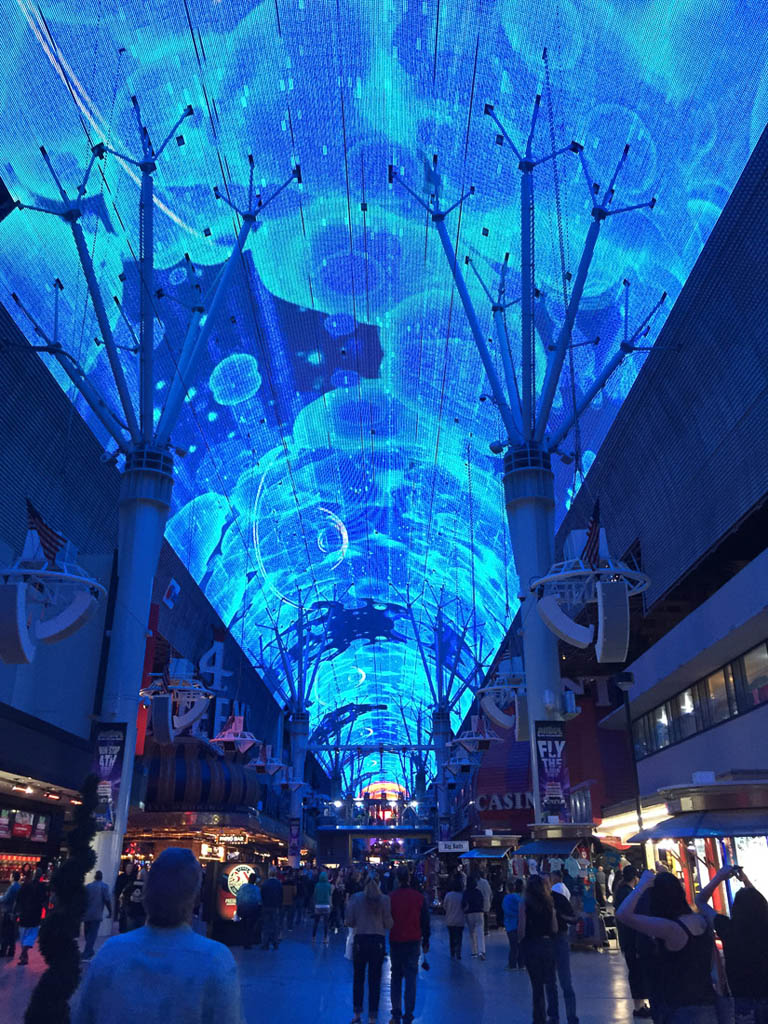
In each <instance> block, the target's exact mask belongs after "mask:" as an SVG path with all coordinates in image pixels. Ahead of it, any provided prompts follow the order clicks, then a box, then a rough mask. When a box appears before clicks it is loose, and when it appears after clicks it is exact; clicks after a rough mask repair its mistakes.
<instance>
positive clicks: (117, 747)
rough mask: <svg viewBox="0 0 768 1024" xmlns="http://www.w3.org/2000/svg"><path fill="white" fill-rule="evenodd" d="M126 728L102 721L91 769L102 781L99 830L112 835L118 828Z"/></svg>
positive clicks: (98, 805)
mask: <svg viewBox="0 0 768 1024" xmlns="http://www.w3.org/2000/svg"><path fill="white" fill-rule="evenodd" d="M126 731H127V729H126V725H125V724H124V723H106V722H102V723H101V724H100V725H97V726H96V731H95V734H94V750H93V764H92V766H91V770H92V771H93V773H94V775H95V776H96V778H97V779H98V780H99V784H98V789H97V794H98V799H99V802H98V804H97V807H96V815H95V817H96V828H97V830H98V831H99V832H111V831H112V829H114V827H115V810H116V808H117V800H118V797H119V795H120V778H121V776H122V774H123V755H124V753H125V734H126Z"/></svg>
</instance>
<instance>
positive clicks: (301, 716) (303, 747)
mask: <svg viewBox="0 0 768 1024" xmlns="http://www.w3.org/2000/svg"><path fill="white" fill-rule="evenodd" d="M290 730H291V767H292V769H293V772H292V777H293V782H294V783H296V782H301V786H297V787H296V788H295V789H292V790H291V815H290V816H291V818H298V819H299V821H300V822H302V826H301V827H303V821H304V816H303V814H302V810H303V807H302V799H303V797H304V767H305V764H306V760H307V749H308V747H309V714H308V713H307V712H306V711H294V713H293V714H292V715H291V723H290ZM301 827H300V833H299V834H301ZM300 859H301V856H300V855H299V856H296V855H291V856H289V857H288V861H289V863H290V865H291V867H292V868H297V867H298V866H299V861H300Z"/></svg>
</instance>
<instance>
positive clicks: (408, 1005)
mask: <svg viewBox="0 0 768 1024" xmlns="http://www.w3.org/2000/svg"><path fill="white" fill-rule="evenodd" d="M389 958H390V961H391V963H392V979H391V982H390V995H391V997H392V1019H393V1020H395V1021H399V1020H400V1016H401V1008H402V1005H403V1004H402V994H403V981H405V1009H404V1012H402V1019H403V1024H411V1021H412V1020H413V1011H414V1008H415V1006H416V979H417V978H418V976H419V943H418V942H392V941H390V943H389Z"/></svg>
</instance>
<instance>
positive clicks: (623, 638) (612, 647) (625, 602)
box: [595, 580, 629, 663]
mask: <svg viewBox="0 0 768 1024" xmlns="http://www.w3.org/2000/svg"><path fill="white" fill-rule="evenodd" d="M596 590H597V616H598V618H597V641H596V643H595V652H596V654H597V660H598V661H599V662H601V663H602V662H624V661H626V660H627V652H628V651H629V591H628V590H627V584H626V583H625V582H624V581H623V580H620V581H617V582H611V583H609V582H603V581H601V582H599V583H598V584H597V586H596Z"/></svg>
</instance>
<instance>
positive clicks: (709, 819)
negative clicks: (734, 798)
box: [628, 807, 768, 843]
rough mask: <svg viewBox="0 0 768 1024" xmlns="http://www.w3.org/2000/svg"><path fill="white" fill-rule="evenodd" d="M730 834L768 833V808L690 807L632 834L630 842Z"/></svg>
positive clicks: (718, 836)
mask: <svg viewBox="0 0 768 1024" xmlns="http://www.w3.org/2000/svg"><path fill="white" fill-rule="evenodd" d="M727 836H768V808H761V807H757V808H742V809H738V810H725V811H687V812H685V813H683V814H675V815H674V816H673V817H671V818H667V819H666V820H664V821H660V822H659V823H658V825H654V826H653V828H647V829H643V831H642V832H638V833H637V835H634V836H631V837H630V838H629V840H628V842H630V843H645V842H648V840H656V839H706V838H710V837H711V838H716V839H723V838H725V837H727Z"/></svg>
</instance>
